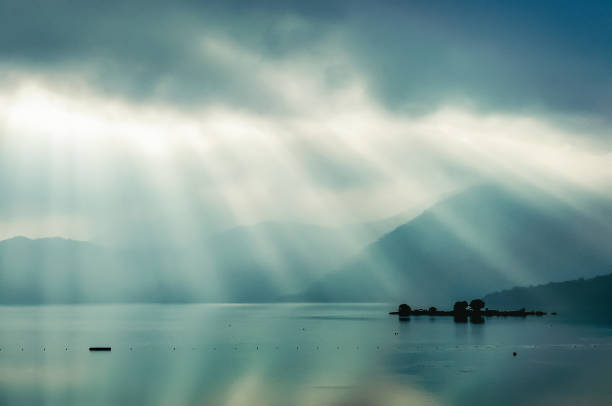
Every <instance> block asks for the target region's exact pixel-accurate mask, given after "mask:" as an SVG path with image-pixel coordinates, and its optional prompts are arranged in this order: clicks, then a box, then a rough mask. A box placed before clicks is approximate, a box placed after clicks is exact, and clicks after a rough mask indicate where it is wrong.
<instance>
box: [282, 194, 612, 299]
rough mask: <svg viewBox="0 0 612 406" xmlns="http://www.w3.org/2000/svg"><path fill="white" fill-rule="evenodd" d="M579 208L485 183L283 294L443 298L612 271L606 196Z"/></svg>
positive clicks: (610, 218) (611, 226)
mask: <svg viewBox="0 0 612 406" xmlns="http://www.w3.org/2000/svg"><path fill="white" fill-rule="evenodd" d="M588 203H589V205H587V207H590V208H591V209H590V210H589V211H588V212H583V211H579V210H577V209H575V208H574V207H573V206H572V205H570V204H568V203H565V202H564V201H562V200H560V199H557V198H555V197H553V196H551V195H548V194H544V193H542V192H538V191H534V190H530V191H529V193H526V192H525V191H523V192H521V193H517V192H515V191H512V190H510V189H507V188H504V187H501V186H495V185H485V186H480V187H475V188H472V189H469V190H466V191H464V192H462V193H459V194H457V195H455V196H452V197H450V198H448V199H445V200H444V201H442V202H440V203H438V204H436V205H434V206H433V207H431V208H430V209H428V210H426V211H425V212H424V213H423V214H421V215H420V216H418V217H416V218H415V219H413V220H412V221H410V222H408V223H406V224H404V225H402V226H400V227H398V228H397V229H395V230H394V231H392V232H390V233H388V234H386V235H384V236H383V237H382V238H380V239H379V240H378V241H376V242H374V243H372V244H371V245H369V246H368V247H367V248H366V249H365V250H364V251H363V252H361V253H360V254H359V255H357V256H356V257H354V258H353V259H352V260H350V261H349V262H348V263H347V264H346V265H344V266H342V267H341V268H340V270H339V271H338V272H335V273H333V274H330V275H328V276H325V277H324V278H322V280H320V281H318V282H316V283H315V284H313V285H312V286H311V287H310V288H308V289H307V290H306V291H304V292H303V293H302V294H300V295H297V296H294V297H291V298H290V299H291V300H306V301H328V300H331V301H385V302H387V301H407V302H410V303H413V304H415V305H423V306H427V305H432V304H434V305H439V306H448V304H449V303H452V302H453V301H455V300H460V299H464V298H474V297H478V296H481V295H483V294H485V293H486V292H490V291H492V290H497V289H504V288H509V287H511V286H515V285H525V284H535V283H545V282H549V281H560V280H567V279H572V278H577V277H580V276H594V275H600V274H604V273H609V272H611V271H612V249H611V241H612V224H611V223H610V222H611V221H612V215H611V214H612V213H611V212H610V207H612V206H610V205H609V202H599V201H597V200H596V199H595V200H593V201H589V202H588Z"/></svg>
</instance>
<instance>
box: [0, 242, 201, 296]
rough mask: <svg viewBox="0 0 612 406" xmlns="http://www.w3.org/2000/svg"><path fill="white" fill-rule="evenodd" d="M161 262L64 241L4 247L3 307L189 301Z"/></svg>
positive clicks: (0, 268) (0, 245)
mask: <svg viewBox="0 0 612 406" xmlns="http://www.w3.org/2000/svg"><path fill="white" fill-rule="evenodd" d="M174 279H176V277H174V276H172V275H166V274H165V273H164V272H163V269H162V265H161V263H160V261H159V259H158V258H155V257H154V255H153V254H152V253H150V254H149V255H147V256H142V255H137V254H136V253H132V252H117V251H113V250H110V249H108V248H105V247H102V246H100V245H96V244H91V243H88V242H83V241H74V240H68V239H63V238H42V239H36V240H32V239H29V238H25V237H16V238H12V239H9V240H4V241H1V242H0V303H3V304H30V303H80V302H115V301H128V302H150V301H154V302H164V301H185V300H189V298H190V296H189V291H188V290H187V289H185V288H184V286H180V287H179V286H177V285H176V283H174V282H173V280H174Z"/></svg>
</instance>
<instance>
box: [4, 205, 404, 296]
mask: <svg viewBox="0 0 612 406" xmlns="http://www.w3.org/2000/svg"><path fill="white" fill-rule="evenodd" d="M402 218H403V215H400V216H396V217H394V218H390V219H385V220H381V221H379V222H371V223H364V224H353V225H350V226H346V227H340V228H325V227H319V226H312V225H305V224H294V223H280V222H277V223H274V222H266V223H260V224H256V225H253V226H242V227H236V228H233V229H230V230H227V231H224V232H221V233H216V234H213V235H206V236H202V237H200V238H196V239H192V240H188V239H178V240H173V239H170V238H167V237H165V236H164V235H154V236H152V237H153V238H151V239H149V240H146V241H145V240H141V241H135V242H134V243H133V244H131V245H130V246H129V247H126V246H123V247H121V248H118V247H116V246H112V245H111V246H107V245H102V244H92V243H89V242H83V241H74V240H68V239H62V238H43V239H35V240H32V239H28V238H24V237H17V238H12V239H10V240H5V241H0V303H78V302H117V301H118V302H191V301H212V302H261V301H274V300H276V299H278V298H279V297H281V296H283V295H286V294H288V293H292V292H297V291H300V290H303V289H305V288H306V287H307V286H309V285H310V284H311V283H313V282H314V281H315V280H317V279H318V278H320V277H321V276H323V275H325V274H326V273H328V272H330V271H331V270H334V269H336V268H338V267H339V266H340V265H341V264H342V263H344V262H346V260H347V259H348V258H350V257H351V256H354V255H355V254H356V253H357V252H359V250H360V249H362V248H363V246H364V245H366V244H367V243H369V242H371V241H374V240H376V239H377V238H379V237H380V236H381V235H382V234H384V233H385V232H387V231H389V230H390V229H392V228H393V227H394V226H395V225H397V224H398V223H399V222H400V221H401V219H402Z"/></svg>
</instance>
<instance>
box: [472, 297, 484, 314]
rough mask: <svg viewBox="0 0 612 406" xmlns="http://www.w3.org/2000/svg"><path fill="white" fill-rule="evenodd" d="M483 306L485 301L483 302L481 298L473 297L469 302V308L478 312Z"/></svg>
mask: <svg viewBox="0 0 612 406" xmlns="http://www.w3.org/2000/svg"><path fill="white" fill-rule="evenodd" d="M484 306H485V302H483V301H482V300H481V299H474V300H472V301H471V302H470V309H472V310H473V311H475V312H480V311H481V310H482V308H483V307H484Z"/></svg>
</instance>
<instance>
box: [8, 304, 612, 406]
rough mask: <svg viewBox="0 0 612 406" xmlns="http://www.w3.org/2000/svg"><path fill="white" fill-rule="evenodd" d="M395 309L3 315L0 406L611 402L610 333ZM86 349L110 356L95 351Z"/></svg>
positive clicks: (50, 310)
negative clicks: (459, 320) (106, 349)
mask: <svg viewBox="0 0 612 406" xmlns="http://www.w3.org/2000/svg"><path fill="white" fill-rule="evenodd" d="M386 308H387V306H385V305H291V304H283V305H121V306H42V307H2V308H0V322H1V323H2V326H3V327H2V329H1V330H0V347H1V348H2V351H0V404H32V405H34V404H51V405H54V404H57V405H60V404H61V405H66V404H68V405H69V404H75V405H76V404H79V405H80V404H153V405H162V404H163V405H166V404H173V405H180V404H203V405H211V404H213V405H225V404H227V405H288V404H291V405H320V404H338V405H354V404H362V405H381V404H385V405H387V404H390V405H393V404H402V405H403V404H419V405H421V404H432V405H436V404H458V405H461V404H466V405H467V404H482V403H485V404H486V403H493V402H495V403H497V404H512V402H514V404H517V403H518V404H522V403H527V401H529V402H531V403H536V404H563V402H565V401H566V400H568V399H573V400H574V401H575V403H584V402H577V400H578V399H581V400H582V399H583V398H582V397H583V396H585V394H586V393H588V396H589V399H588V402H587V403H589V404H598V403H602V404H605V402H607V401H609V400H610V399H611V393H612V391H611V390H610V389H608V388H607V382H608V381H609V376H610V373H609V367H608V365H609V362H610V361H612V331H611V330H610V328H608V327H606V326H581V325H569V324H564V323H561V322H556V321H554V322H550V320H546V319H538V320H525V319H513V320H508V319H489V320H487V322H486V324H473V323H467V324H456V323H454V322H453V320H452V319H451V318H446V319H438V320H436V321H432V320H431V319H430V318H429V317H427V316H423V317H412V318H411V319H410V321H409V322H398V320H397V317H392V316H388V315H387V314H386V311H385V310H386ZM90 346H112V352H110V353H90V352H89V351H88V348H89V347H90ZM574 346H576V347H574ZM43 348H44V350H43ZM22 350H23V351H22ZM512 352H517V356H516V357H513V356H512ZM518 387H520V388H521V390H516V388H518ZM474 402H476V403H474ZM566 403H567V402H566Z"/></svg>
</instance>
